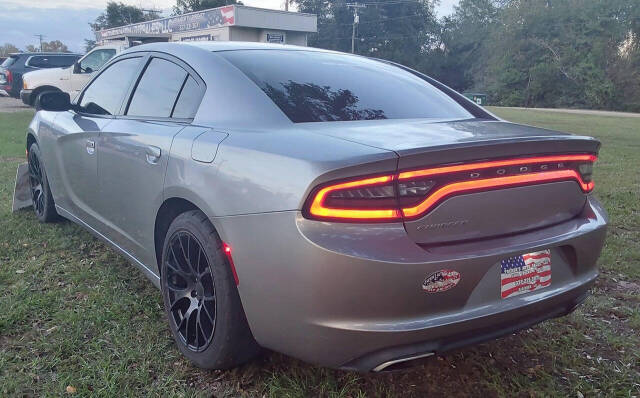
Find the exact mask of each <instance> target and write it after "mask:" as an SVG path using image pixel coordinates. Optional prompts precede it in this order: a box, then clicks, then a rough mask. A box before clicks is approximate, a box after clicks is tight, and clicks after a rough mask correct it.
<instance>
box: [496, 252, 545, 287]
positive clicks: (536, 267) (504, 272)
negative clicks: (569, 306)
mask: <svg viewBox="0 0 640 398" xmlns="http://www.w3.org/2000/svg"><path fill="white" fill-rule="evenodd" d="M500 265H501V271H500V294H501V295H502V298H503V299H504V298H507V297H511V296H517V295H519V294H523V293H528V292H532V291H534V290H538V289H541V288H543V287H546V286H549V285H550V284H551V250H542V251H539V252H532V253H526V254H523V255H521V256H515V257H509V258H506V259H504V260H502V261H501V262H500Z"/></svg>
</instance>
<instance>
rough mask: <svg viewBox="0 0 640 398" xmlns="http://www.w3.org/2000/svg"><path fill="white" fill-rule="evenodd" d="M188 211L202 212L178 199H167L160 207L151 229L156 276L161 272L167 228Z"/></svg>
mask: <svg viewBox="0 0 640 398" xmlns="http://www.w3.org/2000/svg"><path fill="white" fill-rule="evenodd" d="M190 210H200V211H202V210H201V209H200V208H199V207H198V206H196V205H195V204H194V203H193V202H190V201H188V200H187V199H184V198H180V197H172V198H168V199H166V200H165V201H164V202H163V203H162V205H160V208H159V209H158V212H157V214H156V220H155V225H154V228H153V242H154V248H155V254H156V264H157V266H158V274H160V273H161V272H162V267H161V263H162V247H163V246H164V239H165V237H166V235H167V231H168V230H169V226H170V225H171V223H172V222H173V220H175V218H176V217H178V216H179V215H180V214H182V213H185V212H187V211H190Z"/></svg>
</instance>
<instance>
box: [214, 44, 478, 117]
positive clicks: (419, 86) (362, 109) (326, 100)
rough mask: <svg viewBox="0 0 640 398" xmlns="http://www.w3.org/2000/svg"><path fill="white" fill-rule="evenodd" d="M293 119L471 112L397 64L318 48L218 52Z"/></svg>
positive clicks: (454, 115)
mask: <svg viewBox="0 0 640 398" xmlns="http://www.w3.org/2000/svg"><path fill="white" fill-rule="evenodd" d="M218 54H220V55H221V56H223V57H224V58H226V59H227V60H228V61H230V62H231V63H232V64H233V65H235V66H236V67H237V68H238V69H240V70H241V71H242V72H243V73H244V74H245V75H247V76H248V77H249V78H250V79H251V80H253V82H254V83H255V84H257V85H258V87H260V88H261V89H262V91H264V92H265V93H266V94H267V95H268V96H269V98H270V99H271V100H272V101H273V102H274V103H275V104H276V105H277V106H278V107H279V108H280V109H281V110H282V112H284V113H285V115H287V116H288V117H289V119H291V121H293V122H294V123H302V122H330V121H347V120H371V119H413V118H444V119H467V118H472V117H473V116H472V115H471V114H470V113H469V112H468V111H467V110H465V109H464V108H463V107H462V106H461V105H459V104H458V103H457V102H455V101H454V100H453V99H452V98H451V97H449V96H448V95H446V94H445V93H444V92H442V91H440V90H439V89H437V88H436V87H434V86H432V85H431V84H429V83H428V82H426V81H425V80H423V79H421V78H419V77H418V76H415V75H414V74H412V73H410V72H407V71H405V70H403V69H401V68H398V67H396V66H393V65H389V64H386V63H383V62H379V61H375V60H372V59H367V58H364V57H358V56H352V55H346V54H333V53H324V52H317V51H287V50H238V51H222V52H219V53H218Z"/></svg>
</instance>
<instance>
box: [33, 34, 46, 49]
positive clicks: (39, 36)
mask: <svg viewBox="0 0 640 398" xmlns="http://www.w3.org/2000/svg"><path fill="white" fill-rule="evenodd" d="M34 36H35V37H37V38H39V39H40V52H42V38H43V37H44V35H34Z"/></svg>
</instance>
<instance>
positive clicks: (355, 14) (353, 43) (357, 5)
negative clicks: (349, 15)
mask: <svg viewBox="0 0 640 398" xmlns="http://www.w3.org/2000/svg"><path fill="white" fill-rule="evenodd" d="M346 5H347V7H348V8H353V27H352V29H351V54H353V53H355V52H356V25H357V24H358V23H359V22H360V15H358V9H359V8H365V7H366V6H367V5H366V4H360V3H347V4H346Z"/></svg>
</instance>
